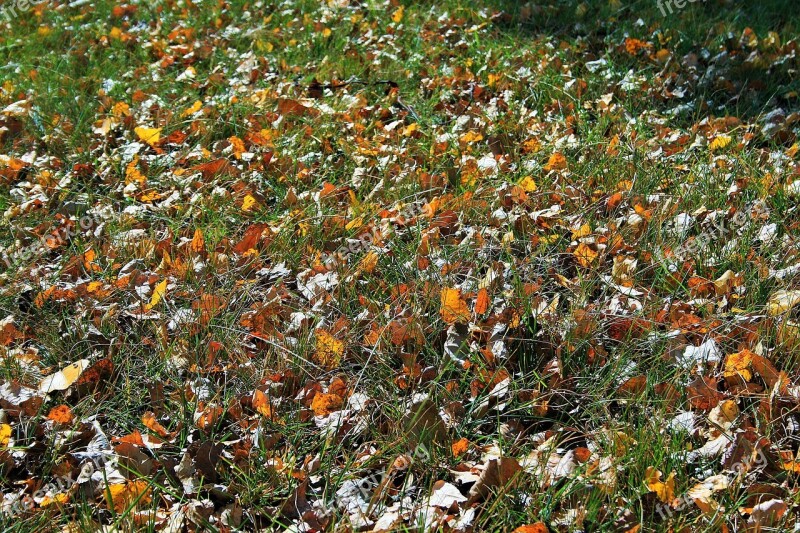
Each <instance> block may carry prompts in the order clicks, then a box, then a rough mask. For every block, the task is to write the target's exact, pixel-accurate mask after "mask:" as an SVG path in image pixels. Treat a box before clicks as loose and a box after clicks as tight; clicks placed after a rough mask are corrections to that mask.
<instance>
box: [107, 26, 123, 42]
mask: <svg viewBox="0 0 800 533" xmlns="http://www.w3.org/2000/svg"><path fill="white" fill-rule="evenodd" d="M108 36H109V37H110V38H112V39H116V40H120V39H121V38H122V30H121V29H119V28H117V27H116V26H114V27H113V28H111V31H110V32H108Z"/></svg>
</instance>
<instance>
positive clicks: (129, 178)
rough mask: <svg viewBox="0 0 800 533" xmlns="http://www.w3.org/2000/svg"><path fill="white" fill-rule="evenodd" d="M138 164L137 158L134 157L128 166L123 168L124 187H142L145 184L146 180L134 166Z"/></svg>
mask: <svg viewBox="0 0 800 533" xmlns="http://www.w3.org/2000/svg"><path fill="white" fill-rule="evenodd" d="M138 164H139V156H135V157H134V158H133V160H132V161H131V162H130V163H128V166H127V167H125V185H130V184H131V183H138V184H139V185H144V184H145V182H147V178H145V177H144V174H142V173H141V172H140V171H139V169H138V168H137V167H136V165H138Z"/></svg>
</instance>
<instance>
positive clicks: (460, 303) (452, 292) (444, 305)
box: [439, 288, 471, 324]
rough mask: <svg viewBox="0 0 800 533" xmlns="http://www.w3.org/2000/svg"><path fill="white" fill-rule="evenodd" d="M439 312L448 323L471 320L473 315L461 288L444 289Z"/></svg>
mask: <svg viewBox="0 0 800 533" xmlns="http://www.w3.org/2000/svg"><path fill="white" fill-rule="evenodd" d="M439 312H440V313H441V315H442V320H444V321H445V322H447V323H448V324H454V323H456V322H469V319H470V317H471V314H470V312H469V307H467V302H466V301H464V298H463V297H462V296H461V291H460V290H459V289H449V288H444V289H442V293H441V309H440V310H439Z"/></svg>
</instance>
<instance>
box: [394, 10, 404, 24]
mask: <svg viewBox="0 0 800 533" xmlns="http://www.w3.org/2000/svg"><path fill="white" fill-rule="evenodd" d="M404 11H405V9H404V8H403V6H400V7H398V8H397V10H396V11H395V12H394V13H393V14H392V20H393V21H394V22H400V21H401V20H403V13H404Z"/></svg>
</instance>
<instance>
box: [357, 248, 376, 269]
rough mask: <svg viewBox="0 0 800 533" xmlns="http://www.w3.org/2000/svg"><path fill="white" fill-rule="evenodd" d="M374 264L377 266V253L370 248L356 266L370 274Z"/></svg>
mask: <svg viewBox="0 0 800 533" xmlns="http://www.w3.org/2000/svg"><path fill="white" fill-rule="evenodd" d="M376 266H378V254H376V253H375V251H374V250H370V251H369V252H368V253H367V255H365V256H364V258H363V259H362V260H361V262H360V263H359V264H358V268H359V269H360V270H361V271H363V272H366V273H367V274H372V271H373V270H375V267H376Z"/></svg>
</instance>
